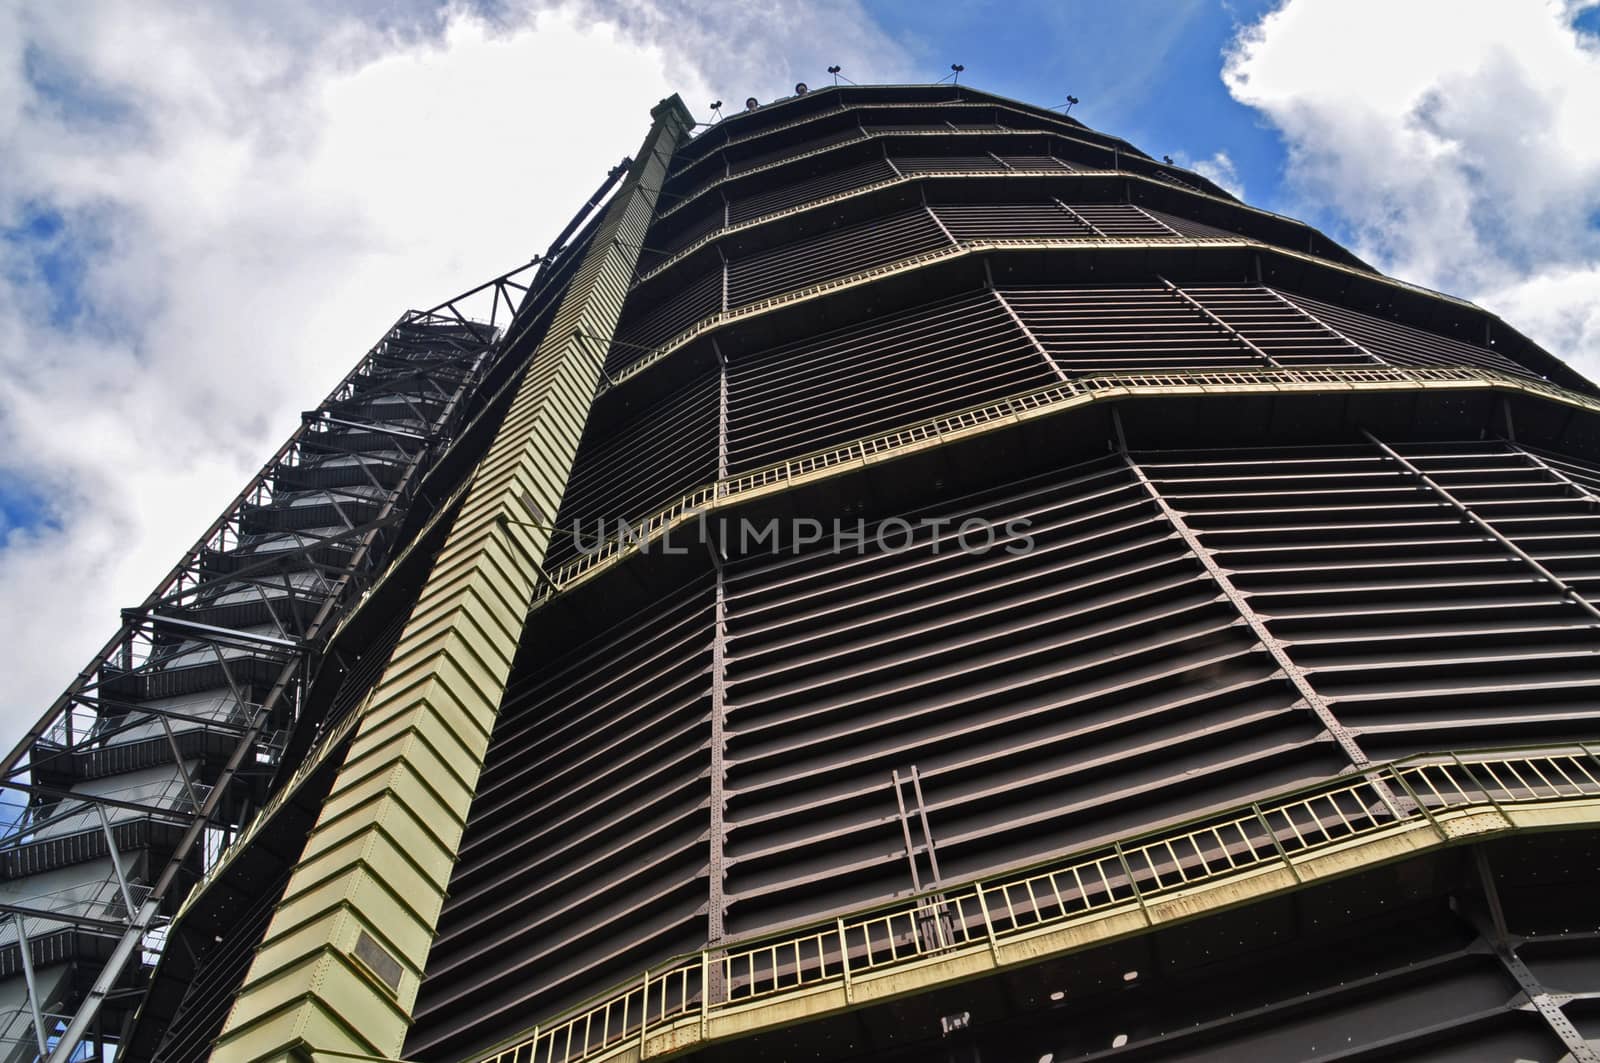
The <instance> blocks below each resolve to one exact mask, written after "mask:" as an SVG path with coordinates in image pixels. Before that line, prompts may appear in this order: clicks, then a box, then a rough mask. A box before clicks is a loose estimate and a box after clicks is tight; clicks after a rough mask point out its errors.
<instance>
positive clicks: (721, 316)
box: [602, 236, 1477, 391]
mask: <svg viewBox="0 0 1600 1063" xmlns="http://www.w3.org/2000/svg"><path fill="white" fill-rule="evenodd" d="M1097 247H1098V248H1158V247H1167V248H1173V247H1178V248H1182V247H1194V248H1204V247H1229V248H1235V249H1241V250H1259V251H1270V252H1272V253H1274V254H1279V255H1283V256H1285V257H1288V258H1292V259H1296V260H1298V261H1301V262H1306V263H1309V264H1313V265H1315V266H1317V267H1318V268H1321V269H1329V270H1335V271H1338V272H1341V273H1345V274H1349V275H1351V276H1356V277H1360V278H1361V279H1362V280H1366V281H1370V282H1372V283H1374V284H1382V285H1385V286H1390V287H1394V288H1399V289H1403V290H1408V291H1416V292H1422V293H1425V294H1427V295H1428V296H1429V297H1430V298H1432V297H1437V298H1441V299H1447V300H1449V301H1451V302H1457V303H1460V302H1461V301H1460V300H1456V299H1452V298H1450V297H1448V296H1440V295H1438V293H1435V292H1429V291H1427V290H1426V289H1423V288H1418V287H1416V286H1414V285H1409V284H1406V283H1405V282H1403V281H1396V280H1393V279H1392V278H1389V277H1382V276H1379V275H1377V274H1368V273H1365V272H1363V271H1361V270H1356V269H1354V268H1352V267H1347V266H1342V265H1340V264H1338V263H1336V262H1330V261H1328V260H1326V259H1321V258H1318V257H1317V256H1315V255H1310V254H1306V253H1303V252H1298V251H1291V250H1288V249H1286V248H1281V247H1277V246H1275V245H1272V244H1265V243H1262V242H1260V241H1258V240H1253V239H1250V238H1248V237H1243V236H1240V237H1210V238H1208V237H1192V236H1186V237H1181V238H1179V237H1172V238H1169V239H1164V240H1149V239H1143V238H1123V239H1115V238H1111V237H1100V238H1096V239H1092V240H1091V239H1085V240H1076V239H1075V240H1059V239H1042V240H1030V239H1020V238H1018V239H1006V240H973V241H968V242H965V243H962V244H959V245H956V246H953V247H944V248H937V249H935V250H932V251H925V252H922V253H921V254H917V255H913V256H910V257H908V258H904V259H901V260H899V261H896V262H889V263H886V264H884V265H882V266H878V267H876V268H873V269H868V270H863V271H861V272H858V273H852V274H848V275H845V276H840V277H835V278H832V279H830V280H827V281H823V282H820V283H817V284H812V285H810V286H808V287H805V288H801V289H798V290H795V291H790V292H786V293H784V294H783V295H781V296H774V297H772V298H768V299H761V300H757V301H755V302H751V303H747V304H746V305H744V306H741V307H737V308H734V309H730V310H727V311H723V312H721V313H717V314H712V315H709V316H707V317H703V318H701V319H700V320H698V321H696V322H695V323H694V324H693V325H692V326H690V327H689V328H687V329H685V330H683V331H682V332H679V333H678V334H676V335H674V336H673V337H672V338H671V339H669V340H666V341H665V342H663V343H661V344H660V345H659V346H656V347H653V348H651V349H650V350H649V351H648V353H646V354H645V355H643V356H642V357H640V358H638V359H637V360H635V361H633V362H631V363H629V364H628V365H627V367H626V368H624V369H622V370H620V371H618V372H616V373H613V374H612V382H611V383H610V384H609V385H607V386H606V387H604V388H602V391H604V390H609V389H610V388H611V387H616V386H617V385H620V384H622V383H624V382H625V381H627V380H629V379H631V378H632V377H633V376H634V375H635V374H637V373H640V372H643V371H645V370H646V369H648V368H649V367H650V366H652V365H654V364H655V363H657V362H659V361H661V360H662V359H664V358H667V357H669V356H670V355H672V354H673V353H674V352H676V351H678V350H681V349H682V348H683V347H685V346H687V345H688V344H689V343H691V342H693V341H694V340H695V339H698V338H699V337H701V336H704V335H706V334H708V333H710V332H713V331H715V330H718V329H720V328H722V327H724V326H727V325H731V324H734V323H736V322H740V321H744V320H746V319H748V318H751V317H755V316H758V315H761V314H764V313H767V312H769V311H772V310H775V309H778V308H780V307H784V306H791V305H794V304H796V303H801V302H806V301H809V300H812V299H817V298H822V297H824V296H827V295H829V294H831V293H833V292H836V291H839V290H841V289H844V288H850V287H855V286H858V285H863V284H868V283H871V282H873V281H876V280H878V279H880V278H882V277H887V276H892V275H896V274H900V273H905V272H909V271H912V270H917V269H921V268H924V267H927V266H931V265H935V264H937V263H940V262H947V261H953V260H956V259H960V258H965V257H968V256H971V255H980V254H987V253H991V252H997V251H1031V250H1038V251H1053V250H1080V251H1081V250H1090V249H1094V248H1097ZM707 276H708V277H712V276H715V274H707ZM1461 305H1463V306H1469V307H1470V306H1471V304H1468V303H1462V304H1461ZM1472 309H1474V310H1476V309H1477V308H1476V307H1472Z"/></svg>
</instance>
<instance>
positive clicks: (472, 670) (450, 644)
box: [213, 96, 692, 1063]
mask: <svg viewBox="0 0 1600 1063" xmlns="http://www.w3.org/2000/svg"><path fill="white" fill-rule="evenodd" d="M651 116H652V118H653V119H654V124H653V125H652V126H651V129H650V134H649V136H648V137H647V138H646V140H645V143H644V147H643V149H642V150H641V151H640V153H639V156H638V160H637V161H636V162H635V163H634V164H633V167H632V169H631V171H630V172H629V174H628V176H627V178H626V179H625V181H624V183H623V184H622V186H621V187H620V189H619V191H618V192H617V194H616V196H615V197H614V198H613V200H612V202H611V204H610V206H609V207H608V208H607V210H606V213H605V215H604V217H603V218H602V220H601V226H600V229H599V230H598V232H597V233H596V234H595V237H594V240H593V242H592V243H591V244H590V246H589V249H588V251H587V253H586V255H585V257H584V259H583V262H582V264H581V265H580V267H579V269H578V271H577V273H576V275H575V276H574V279H573V282H572V285H571V287H570V288H569V289H568V291H567V293H566V295H565V296H564V297H563V299H562V302H561V304H560V306H559V307H558V308H557V311H556V315H555V318H554V320H553V323H552V324H551V326H550V329H549V331H548V332H547V333H546V335H545V338H544V340H543V341H542V343H541V344H540V346H539V348H538V350H537V351H536V352H535V353H534V356H533V359H532V361H531V363H530V365H529V368H528V370H527V374H526V375H525V376H524V378H523V380H522V381H521V383H520V385H519V387H518V391H517V395H516V397H515V399H514V401H513V404H512V406H511V409H510V410H509V412H508V413H507V415H506V419H505V421H504V423H503V424H501V426H500V428H499V430H498V433H497V434H496V436H495V439H494V442H493V443H492V444H491V446H490V448H489V452H488V453H487V455H485V457H484V459H483V461H482V463H481V464H480V465H479V466H478V468H477V469H476V470H475V471H474V472H473V478H472V482H471V485H470V487H469V488H468V492H467V497H466V500H465V502H464V503H463V504H462V508H461V511H460V513H459V514H458V515H457V516H456V518H455V521H454V523H453V525H452V526H451V529H450V534H449V536H448V538H447V539H446V542H445V545H444V547H443V549H442V550H441V551H440V554H439V557H438V559H437V560H436V561H435V562H434V566H433V570H432V572H431V573H430V574H429V576H428V580H427V582H426V584H425V585H424V587H423V590H422V593H421V595H420V597H419V598H418V600H417V604H416V606H415V608H414V609H413V610H412V612H411V616H410V618H409V619H408V621H407V623H406V627H405V630H404V632H403V634H402V635H401V637H400V641H399V643H398V644H397V645H396V647H395V650H394V655H393V657H392V658H391V659H390V661H389V664H388V667H387V668H386V670H385V671H384V674H383V677H382V678H381V679H380V680H379V682H378V684H377V686H376V687H375V688H374V690H373V693H372V696H371V697H370V698H369V699H368V700H367V703H366V704H365V705H364V706H363V708H362V710H361V719H360V722H359V723H358V724H357V727H356V733H355V736H354V738H353V739H352V740H351V744H350V749H349V752H348V753H347V754H346V757H345V761H344V764H343V765H342V766H341V768H340V770H339V775H338V778H337V779H336V780H335V782H334V784H333V789H332V791H331V793H330V794H329V796H328V800H327V802H326V803H325V804H324V805H323V808H322V811H321V813H320V815H319V816H318V819H317V825H316V827H315V828H314V829H313V831H312V832H311V834H310V836H309V837H308V838H307V841H306V846H305V850H304V852H303V853H302V854H301V857H300V861H299V863H298V864H297V865H296V867H295V869H294V872H293V874H292V875H291V877H290V879H289V884H288V887H287V888H286V889H285V891H284V895H283V899H282V901H281V902H280V903H279V905H278V908H277V911H276V912H275V913H274V914H273V917H272V923H271V925H270V926H269V927H268V929H267V933H266V936H265V938H264V939H263V941H262V944H261V947H260V949H259V950H257V952H256V955H255V958H254V961H253V963H252V964H251V967H250V971H249V974H248V975H247V976H246V977H245V981H244V985H243V987H242V988H241V989H240V991H239V995H238V998H237V999H236V1000H235V1001H234V1006H233V1010H232V1012H231V1013H230V1014H229V1016H228V1021H227V1024H226V1026H225V1027H224V1028H223V1032H222V1036H221V1037H220V1038H219V1039H218V1041H217V1045H216V1048H215V1054H214V1057H213V1058H215V1059H217V1060H219V1061H224V1063H236V1061H244V1060H276V1059H305V1058H308V1057H309V1056H310V1055H312V1054H313V1053H315V1052H316V1051H317V1050H318V1049H322V1050H327V1051H330V1052H345V1053H356V1054H362V1055H373V1056H385V1057H393V1056H395V1055H397V1054H398V1053H399V1051H400V1048H401V1045H402V1043H403V1042H404V1039H405V1035H406V1030H407V1028H408V1027H409V1026H410V1022H411V1009H412V1006H413V1004H414V1003H415V1001H416V995H417V989H418V985H419V983H420V981H421V977H422V970H423V965H424V963H425V962H426V960H427V956H428V949H429V947H430V946H431V944H432V942H433V934H434V929H435V926H436V924H437V921H438V917H439V910H440V907H441V905H442V903H443V900H444V895H445V888H446V886H447V884H448V882H449V879H450V871H451V868H452V867H453V866H454V863H455V858H456V850H457V846H458V845H459V843H460V840H461V831H462V826H463V824H464V823H465V820H466V815H467V809H468V807H469V805H470V804H471V801H472V794H473V790H474V789H475V788H476V786H477V781H478V773H479V770H480V769H481V768H482V764H483V756H484V752H485V750H486V749H487V748H488V744H489V732H490V728H491V726H492V725H493V722H494V717H495V713H496V712H497V711H498V709H499V706H500V698H501V696H502V694H503V693H504V690H505V684H506V680H507V678H508V676H509V675H510V671H511V661H512V657H513V655H514V654H515V653H516V649H517V642H518V639H519V638H520V636H521V634H522V626H523V619H524V617H525V615H526V614H527V611H528V608H529V605H530V603H531V601H532V598H533V594H534V591H535V589H536V580H537V579H538V571H539V569H538V566H539V565H540V564H541V563H542V561H543V559H544V555H545V551H546V548H547V547H548V545H549V540H550V535H549V532H548V531H547V530H543V529H541V528H532V527H529V526H527V525H513V524H506V523H504V522H502V521H500V520H499V519H497V518H499V517H500V516H502V515H505V516H508V517H510V518H512V519H513V520H526V519H527V518H528V514H527V511H526V509H525V508H524V506H523V505H522V504H521V500H522V499H523V498H528V499H531V500H532V501H533V502H534V503H535V504H536V505H537V506H538V507H539V508H540V509H541V510H542V512H544V513H546V514H554V513H555V512H556V510H557V508H558V507H559V504H560V501H561V494H562V491H563V490H564V489H565V485H566V481H567V476H568V474H569V472H570V471H571V467H572V461H573V456H574V454H575V453H576V451H577V446H578V437H579V435H580V434H581V432H582V431H583V425H584V421H585V419H586V417H587V416H588V411H589V404H590V401H591V399H592V397H593V395H594V393H595V389H596V386H597V385H598V383H599V375H600V367H599V364H598V362H597V357H598V355H599V354H600V353H601V352H602V351H603V349H604V346H605V344H604V343H603V342H602V343H601V344H600V347H599V349H598V350H597V349H595V348H594V347H592V346H586V345H585V344H584V343H583V342H582V341H579V340H577V339H576V336H577V334H578V331H579V330H581V331H582V334H583V335H584V336H586V337H600V338H602V339H603V338H604V337H608V336H610V335H611V334H612V332H613V330H614V329H615V327H616V323H617V315H618V313H619V311H620V309H621V306H622V299H623V296H624V294H625V293H626V292H627V288H628V284H629V281H630V279H631V278H632V276H633V273H634V268H635V265H636V263H637V260H638V255H639V248H640V245H641V244H642V243H643V242H644V235H645V229H646V227H647V226H648V224H649V221H650V217H651V215H652V212H653V210H654V206H655V202H656V197H657V194H658V190H659V189H660V187H661V183H662V180H663V179H664V178H665V176H666V162H665V160H666V159H667V158H668V157H669V156H670V155H671V154H672V151H673V149H674V148H675V147H676V146H677V144H678V143H679V142H680V141H681V140H682V139H683V138H684V137H685V136H687V135H688V132H689V130H690V128H691V127H692V119H691V118H690V116H689V113H688V111H687V110H686V109H685V108H684V106H683V103H682V102H681V101H680V100H679V99H678V97H676V96H673V97H670V98H669V99H667V100H663V101H662V102H661V104H660V105H658V106H657V107H656V108H655V109H654V110H653V111H652V112H651Z"/></svg>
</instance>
